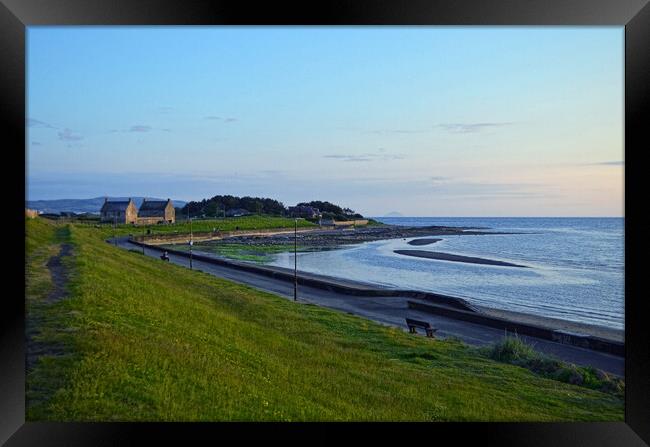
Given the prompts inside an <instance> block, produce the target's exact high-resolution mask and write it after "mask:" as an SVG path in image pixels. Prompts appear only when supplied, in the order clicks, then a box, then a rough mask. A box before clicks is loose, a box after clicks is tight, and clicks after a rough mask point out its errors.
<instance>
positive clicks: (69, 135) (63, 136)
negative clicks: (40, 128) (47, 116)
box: [58, 129, 84, 141]
mask: <svg viewBox="0 0 650 447" xmlns="http://www.w3.org/2000/svg"><path fill="white" fill-rule="evenodd" d="M58 135H59V140H61V141H79V140H83V138H84V137H83V136H81V135H79V134H76V133H74V132H72V130H71V129H64V130H63V132H58Z"/></svg>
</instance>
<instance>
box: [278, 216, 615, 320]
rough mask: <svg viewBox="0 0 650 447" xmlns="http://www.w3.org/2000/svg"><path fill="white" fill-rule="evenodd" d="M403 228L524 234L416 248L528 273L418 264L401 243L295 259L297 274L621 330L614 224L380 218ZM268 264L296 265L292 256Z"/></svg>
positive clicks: (596, 221) (560, 220)
mask: <svg viewBox="0 0 650 447" xmlns="http://www.w3.org/2000/svg"><path fill="white" fill-rule="evenodd" d="M380 219H381V220H384V221H385V222H386V223H392V224H403V225H422V226H424V225H449V226H485V227H490V228H492V229H494V230H501V231H519V232H525V233H526V234H512V235H480V236H436V237H439V238H442V239H443V240H442V241H440V242H437V243H435V244H432V245H426V246H420V247H417V249H419V250H430V251H442V252H446V253H453V254H459V255H465V256H474V257H483V258H489V259H494V260H499V261H505V262H511V263H515V264H524V265H527V266H529V267H531V268H530V269H521V268H516V267H502V266H487V265H477V264H465V263H460V262H448V261H438V260H431V259H420V258H414V257H410V256H403V255H398V254H395V253H393V251H394V250H397V249H412V248H414V247H413V246H411V245H408V244H407V241H408V240H410V239H408V240H403V239H397V240H396V239H392V240H386V241H376V242H368V243H363V244H359V245H356V246H350V247H347V248H344V249H341V250H335V251H324V252H313V253H299V254H298V266H299V267H298V268H299V269H300V270H304V271H308V272H314V273H320V274H324V275H330V276H336V277H341V278H348V279H356V280H361V281H367V282H373V283H377V284H382V285H386V286H392V287H400V288H410V289H419V290H426V291H433V292H439V293H447V294H450V295H455V296H461V297H464V298H466V299H468V300H469V301H471V302H475V303H477V304H481V305H484V306H489V307H494V308H500V309H507V310H514V311H521V312H528V313H533V314H537V315H543V316H549V317H554V318H561V319H566V320H571V321H579V322H584V323H591V324H596V325H600V326H607V327H614V328H620V329H622V328H623V326H624V289H623V284H624V255H623V249H624V238H623V228H624V222H623V219H619V218H602V219H601V218H578V219H573V218H572V219H569V218H554V219H547V218H544V219H542V218H490V219H481V218H465V219H460V218H455V219H452V218H442V219H441V218H385V219H384V218H380ZM271 264H272V265H278V266H284V267H293V254H292V253H280V254H277V255H274V260H273V262H271Z"/></svg>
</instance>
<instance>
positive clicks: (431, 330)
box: [406, 318, 438, 338]
mask: <svg viewBox="0 0 650 447" xmlns="http://www.w3.org/2000/svg"><path fill="white" fill-rule="evenodd" d="M406 325H407V326H408V327H409V332H410V333H411V334H417V331H416V330H415V328H416V327H419V328H422V329H424V330H425V331H426V332H427V337H431V338H434V336H433V333H434V332H436V331H437V330H438V328H434V327H431V324H429V323H427V322H426V321H420V320H413V319H411V318H407V319H406Z"/></svg>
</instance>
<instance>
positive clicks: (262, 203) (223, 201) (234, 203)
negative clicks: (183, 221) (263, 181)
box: [177, 195, 363, 220]
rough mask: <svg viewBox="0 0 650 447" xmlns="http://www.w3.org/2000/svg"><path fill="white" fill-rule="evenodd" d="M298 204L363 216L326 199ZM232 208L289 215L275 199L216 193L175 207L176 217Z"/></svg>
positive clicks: (326, 213) (337, 215)
mask: <svg viewBox="0 0 650 447" xmlns="http://www.w3.org/2000/svg"><path fill="white" fill-rule="evenodd" d="M298 205H303V206H312V207H314V208H318V209H319V210H320V211H321V213H322V214H323V217H324V218H331V219H339V220H344V219H357V218H362V217H363V216H362V215H361V214H358V213H356V212H355V211H353V210H351V209H350V208H342V207H340V206H338V205H335V204H333V203H330V202H326V201H320V200H313V201H311V202H301V203H299V204H298ZM234 209H244V210H246V211H248V212H250V213H253V214H266V215H272V216H287V215H289V208H288V207H286V206H284V204H283V203H282V202H279V201H277V200H275V199H269V198H267V197H249V196H245V197H237V196H231V195H217V196H214V197H212V198H210V199H203V200H201V201H191V202H188V203H186V204H185V206H183V207H182V208H180V209H177V214H180V215H179V216H178V217H185V216H187V215H188V210H189V215H190V216H191V217H223V216H224V215H225V213H226V212H227V211H229V210H234Z"/></svg>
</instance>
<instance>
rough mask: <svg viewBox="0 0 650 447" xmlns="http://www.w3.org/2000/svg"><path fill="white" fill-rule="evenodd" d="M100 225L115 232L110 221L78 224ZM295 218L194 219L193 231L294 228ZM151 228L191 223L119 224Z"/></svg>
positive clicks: (125, 228)
mask: <svg viewBox="0 0 650 447" xmlns="http://www.w3.org/2000/svg"><path fill="white" fill-rule="evenodd" d="M96 225H100V230H101V231H102V232H106V234H107V235H112V234H113V225H112V224H110V223H105V224H98V223H97V222H93V223H86V224H78V226H85V227H90V228H95V226H96ZM294 225H295V222H294V219H290V218H287V217H277V216H244V217H226V218H221V219H205V220H192V231H196V232H202V231H212V230H213V229H214V228H218V229H219V230H220V231H232V230H235V229H237V227H239V229H240V230H259V229H262V228H294ZM298 227H299V228H303V227H316V225H315V224H313V223H311V222H309V221H306V220H304V219H298ZM147 228H148V229H151V231H152V232H154V233H157V234H160V233H173V232H179V233H189V232H190V224H189V222H188V221H184V220H181V221H178V222H176V223H175V224H159V225H147V226H144V227H141V226H135V225H130V224H129V225H126V224H121V225H118V226H117V234H118V235H126V234H131V233H133V234H142V232H143V230H144V231H146V229H147Z"/></svg>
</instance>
